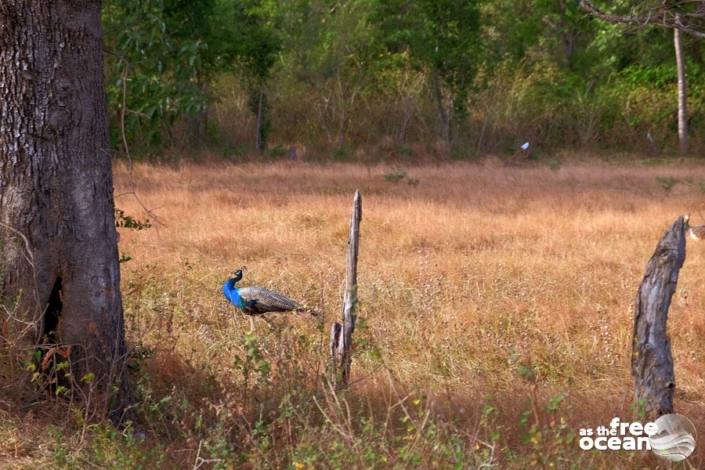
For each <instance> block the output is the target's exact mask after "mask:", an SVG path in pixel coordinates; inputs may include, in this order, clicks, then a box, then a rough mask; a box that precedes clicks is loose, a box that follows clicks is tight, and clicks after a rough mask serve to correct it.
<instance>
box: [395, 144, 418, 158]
mask: <svg viewBox="0 0 705 470" xmlns="http://www.w3.org/2000/svg"><path fill="white" fill-rule="evenodd" d="M397 153H398V154H399V155H400V156H402V157H413V156H414V151H413V149H412V148H411V147H409V146H408V145H400V146H399V147H397Z"/></svg>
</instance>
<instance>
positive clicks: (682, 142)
mask: <svg viewBox="0 0 705 470" xmlns="http://www.w3.org/2000/svg"><path fill="white" fill-rule="evenodd" d="M678 16H679V15H676V18H677V19H678ZM681 34H682V33H681V30H680V29H678V28H673V47H674V48H675V50H676V68H677V69H678V148H679V149H680V152H681V154H683V155H685V154H687V153H688V82H687V79H686V76H685V57H683V42H682V37H681Z"/></svg>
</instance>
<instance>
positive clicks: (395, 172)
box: [384, 168, 408, 183]
mask: <svg viewBox="0 0 705 470" xmlns="http://www.w3.org/2000/svg"><path fill="white" fill-rule="evenodd" d="M407 176H408V175H407V173H406V170H404V169H403V168H392V170H391V171H389V172H388V173H385V174H384V179H385V180H386V181H389V182H390V183H398V182H399V181H401V180H403V179H404V178H406V177H407Z"/></svg>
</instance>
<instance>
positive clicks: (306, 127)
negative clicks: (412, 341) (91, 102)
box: [104, 0, 705, 159]
mask: <svg viewBox="0 0 705 470" xmlns="http://www.w3.org/2000/svg"><path fill="white" fill-rule="evenodd" d="M603 3H604V2H603ZM610 5H612V8H617V9H619V7H620V6H621V7H625V6H628V2H623V1H621V2H610ZM615 5H616V7H615ZM622 10H624V8H622ZM626 10H627V11H629V9H628V8H627V9H626ZM104 24H105V28H106V45H107V53H106V58H107V60H106V62H107V73H108V92H109V103H110V110H111V117H112V123H113V142H114V146H115V148H116V149H118V150H120V151H121V152H125V147H126V145H127V148H128V149H130V150H132V151H133V153H134V154H138V155H155V154H157V153H162V154H164V152H163V150H164V149H165V148H166V147H173V148H177V149H178V148H181V149H183V148H185V147H191V148H193V147H195V146H200V147H205V148H208V149H211V150H214V151H215V152H216V153H217V154H218V155H223V156H225V157H228V158H236V157H237V156H239V155H243V154H247V153H251V151H253V150H255V149H260V150H263V151H266V152H267V154H268V155H270V156H275V157H276V156H284V155H286V154H287V150H288V149H289V148H290V147H291V146H296V147H297V150H298V154H297V155H298V156H301V154H302V153H305V154H307V155H308V156H317V157H323V158H326V157H331V158H337V159H347V158H359V157H360V156H361V155H362V154H366V155H372V156H373V157H384V156H397V157H409V156H412V155H423V156H432V157H448V156H451V157H454V158H469V157H473V156H475V155H478V154H484V153H488V152H494V153H499V154H502V153H505V152H513V151H514V150H515V149H516V148H517V146H518V145H519V144H521V143H522V142H524V141H527V140H528V141H531V142H532V143H533V144H534V145H535V146H537V147H538V148H540V149H550V150H559V149H566V148H569V149H575V148H581V149H590V150H599V149H605V148H610V149H621V150H626V151H637V152H638V151H647V152H649V153H652V154H656V153H660V152H666V153H670V152H672V151H673V150H674V149H675V148H676V139H677V138H676V107H677V102H676V69H675V59H674V52H673V40H672V33H671V31H670V30H668V29H666V28H657V27H634V26H623V25H615V24H610V23H608V22H605V21H602V20H600V19H597V18H593V17H591V16H590V15H589V14H588V13H586V12H585V11H583V10H582V9H581V8H580V5H579V3H578V2H574V1H564V0H519V1H515V0H511V1H509V0H497V1H489V0H481V1H478V0H475V1H456V0H441V1H433V0H392V1H381V0H295V1H281V0H242V1H241V0H196V1H186V0H146V1H144V2H132V1H129V0H109V1H107V2H106V6H105V8H104ZM702 41H703V40H702V39H698V38H695V37H692V36H689V35H686V36H685V55H686V57H687V73H688V78H689V91H690V102H689V107H690V113H691V115H690V127H691V134H692V138H691V149H692V150H693V151H694V152H697V151H699V150H700V148H702V145H703V139H702V137H701V134H702V132H701V131H702V130H703V128H704V127H705V122H703V117H702V114H703V113H702V108H703V100H704V99H705V98H704V97H705V86H704V85H703V83H705V80H703V78H705V49H703V47H702ZM167 154H173V152H168V153H167Z"/></svg>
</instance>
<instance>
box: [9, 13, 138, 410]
mask: <svg viewBox="0 0 705 470" xmlns="http://www.w3.org/2000/svg"><path fill="white" fill-rule="evenodd" d="M100 9H101V3H100V2H99V1H88V0H86V1H81V0H56V1H46V0H3V1H2V2H0V222H1V223H2V224H1V227H0V236H1V237H2V240H0V265H2V266H3V268H2V271H1V273H2V276H1V277H0V298H2V299H3V300H4V302H6V303H8V302H11V303H12V304H13V305H14V307H15V310H16V312H17V313H18V315H20V316H21V317H23V318H24V319H25V320H30V321H35V322H36V325H37V328H36V331H35V335H34V338H29V337H28V338H25V339H26V340H27V341H28V342H30V341H33V342H34V343H35V344H38V343H41V342H42V341H47V340H49V341H50V342H51V343H56V344H62V345H72V347H71V349H70V351H71V357H70V359H71V366H72V372H73V375H74V377H76V378H77V379H80V378H81V377H82V376H83V374H84V373H87V372H92V373H94V374H95V376H96V380H95V381H94V385H95V386H98V387H99V388H98V389H99V390H102V391H105V392H107V391H109V390H111V388H110V386H112V385H113V384H114V383H115V381H116V380H117V381H120V383H121V384H122V386H121V387H120V388H121V390H123V391H124V390H125V386H126V385H125V382H124V381H123V380H122V379H123V375H124V374H123V372H122V370H123V368H122V367H121V364H122V362H123V360H122V359H123V358H124V355H125V344H124V330H123V319H122V305H121V297H120V289H119V287H120V271H119V264H118V254H117V233H116V229H115V221H114V212H113V210H114V206H113V194H112V193H113V182H112V172H111V162H110V155H109V153H108V135H107V120H106V103H105V94H104V85H103V59H102V32H101V22H100ZM101 395H102V397H103V398H104V400H103V402H104V403H107V400H105V398H107V395H108V394H107V393H103V394H101Z"/></svg>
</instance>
